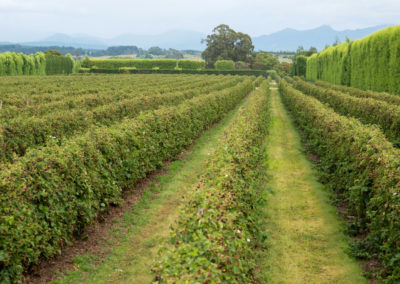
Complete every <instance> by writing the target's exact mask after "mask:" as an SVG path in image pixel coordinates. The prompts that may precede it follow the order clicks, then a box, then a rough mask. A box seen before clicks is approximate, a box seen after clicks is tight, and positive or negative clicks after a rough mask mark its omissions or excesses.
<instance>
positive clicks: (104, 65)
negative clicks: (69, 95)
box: [83, 58, 205, 70]
mask: <svg viewBox="0 0 400 284" xmlns="http://www.w3.org/2000/svg"><path fill="white" fill-rule="evenodd" d="M84 62H85V63H84V66H83V67H86V68H92V67H94V66H96V67H97V68H99V69H113V70H118V69H120V68H123V67H135V68H136V69H141V70H151V69H153V68H155V67H158V68H159V69H160V70H171V69H174V68H175V67H179V68H182V69H204V67H205V62H204V61H203V60H189V59H181V60H178V59H96V58H90V59H86V60H85V61H84Z"/></svg>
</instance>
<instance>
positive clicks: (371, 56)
mask: <svg viewBox="0 0 400 284" xmlns="http://www.w3.org/2000/svg"><path fill="white" fill-rule="evenodd" d="M399 46H400V26H396V27H389V28H386V29H383V30H381V31H379V32H376V33H374V34H372V35H370V36H368V37H365V38H363V39H361V40H356V41H354V42H349V41H347V42H346V43H342V44H339V45H337V46H335V47H330V48H328V49H326V50H324V51H323V52H320V53H318V55H314V56H312V57H311V58H309V59H308V62H307V79H309V80H324V81H328V82H331V83H335V84H342V85H347V86H353V87H356V88H360V89H368V90H375V91H385V92H391V93H397V94H400V84H399V83H398V82H399V78H400V65H399V64H398V62H399V58H400V51H399Z"/></svg>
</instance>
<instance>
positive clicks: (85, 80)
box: [0, 75, 262, 282]
mask: <svg viewBox="0 0 400 284" xmlns="http://www.w3.org/2000/svg"><path fill="white" fill-rule="evenodd" d="M50 78H51V79H50ZM0 80H2V82H1V84H2V85H3V86H4V88H2V89H1V91H0V92H1V93H0V99H1V100H2V101H3V105H2V117H1V121H2V124H1V139H0V141H1V143H2V146H1V149H2V161H1V164H0V168H1V173H0V175H1V177H0V188H1V190H0V200H1V204H2V206H1V208H0V211H1V213H0V216H1V217H0V219H1V225H0V246H1V247H0V252H1V258H0V263H1V268H2V269H1V272H0V278H1V279H2V281H6V282H7V281H12V279H16V278H18V277H20V275H21V273H22V272H23V271H24V270H25V269H27V268H28V267H29V266H31V265H32V264H35V263H37V262H38V261H39V260H40V259H42V258H47V257H51V256H53V255H55V254H58V253H59V252H60V249H61V248H62V247H63V246H64V245H65V244H68V243H69V242H70V240H71V238H72V237H73V236H74V234H76V233H77V232H79V231H81V230H82V229H83V228H85V226H86V225H87V224H89V223H91V222H92V221H93V220H94V218H95V217H96V216H97V215H98V214H99V213H100V212H103V211H105V210H107V208H108V206H109V205H110V204H118V203H119V202H120V195H121V192H122V191H123V190H124V189H126V188H129V187H131V186H132V185H133V184H135V182H137V181H138V180H140V179H141V178H143V177H145V176H146V175H147V174H148V173H150V172H152V171H154V170H155V169H157V168H159V167H161V166H162V165H163V162H164V161H166V160H168V159H173V158H174V156H175V155H177V154H178V153H179V152H180V151H182V150H183V149H184V148H185V147H187V146H189V145H190V144H192V142H193V141H194V139H196V138H197V137H198V136H199V135H201V133H202V132H203V131H204V130H205V129H207V128H208V127H210V126H211V125H212V124H214V123H215V122H217V121H218V120H220V119H221V118H222V117H223V116H224V115H225V114H226V113H227V112H228V111H229V110H231V109H232V108H233V107H234V106H235V105H237V104H238V103H239V102H240V101H241V100H242V99H243V98H244V97H245V96H246V95H247V94H248V93H249V92H251V91H252V90H253V89H254V86H256V85H258V84H259V82H260V80H262V78H261V77H260V78H258V79H257V80H255V77H247V76H243V77H240V76H214V75H211V76H204V75H178V76H177V75H138V76H131V75H117V76H110V75H98V76H80V77H76V76H75V77H69V76H59V77H54V76H52V77H29V76H27V77H12V78H9V77H3V78H0ZM66 86H69V87H68V88H66Z"/></svg>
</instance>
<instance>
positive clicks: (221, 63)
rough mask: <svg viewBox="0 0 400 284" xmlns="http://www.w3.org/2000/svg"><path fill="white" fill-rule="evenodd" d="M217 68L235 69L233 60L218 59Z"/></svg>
mask: <svg viewBox="0 0 400 284" xmlns="http://www.w3.org/2000/svg"><path fill="white" fill-rule="evenodd" d="M214 66H215V69H216V70H235V62H234V61H233V60H217V61H216V62H215V64H214Z"/></svg>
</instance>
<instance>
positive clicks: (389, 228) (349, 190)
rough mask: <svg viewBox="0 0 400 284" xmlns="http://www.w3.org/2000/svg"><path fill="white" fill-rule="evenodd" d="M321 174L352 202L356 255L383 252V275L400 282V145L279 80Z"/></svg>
mask: <svg viewBox="0 0 400 284" xmlns="http://www.w3.org/2000/svg"><path fill="white" fill-rule="evenodd" d="M280 92H281V95H282V98H283V101H284V102H285V105H286V106H287V108H288V109H289V110H290V111H291V113H292V114H293V118H294V120H295V121H296V124H297V125H298V127H299V129H300V130H301V132H302V134H303V138H304V140H305V142H306V143H307V146H308V149H309V150H310V151H311V152H312V153H314V154H315V155H317V156H318V157H319V158H320V160H319V168H320V170H321V173H322V175H321V179H322V181H323V182H324V183H327V184H329V185H330V187H331V188H332V189H333V190H334V191H335V192H336V193H338V194H339V195H342V197H343V198H344V199H345V200H346V201H347V202H346V204H347V206H348V210H349V212H348V217H349V218H348V219H349V220H352V222H351V226H350V227H349V228H350V232H352V233H353V234H355V235H360V237H361V238H360V240H359V241H358V243H356V244H357V245H356V246H355V247H354V251H355V253H356V255H358V256H360V257H361V256H363V257H371V258H376V257H378V258H379V259H380V260H381V262H382V264H383V268H382V269H381V271H380V272H381V277H383V278H386V279H387V281H388V282H389V283H397V282H399V281H400V257H399V255H400V237H399V236H400V206H399V204H400V188H399V186H400V171H399V169H400V150H398V149H396V148H394V147H393V145H392V143H390V142H389V141H388V140H387V139H386V137H385V136H384V135H383V134H382V132H381V131H380V130H379V129H378V128H377V127H375V126H365V125H363V124H362V123H361V122H359V121H358V120H356V119H353V118H347V117H345V116H341V115H339V114H337V113H335V112H334V111H333V110H332V109H330V108H328V107H326V106H324V105H323V104H322V103H321V102H319V101H318V100H317V99H315V98H312V97H310V96H307V95H304V94H303V93H301V92H300V91H297V90H295V89H293V88H291V87H290V86H289V85H287V84H286V83H285V82H283V81H281V83H280Z"/></svg>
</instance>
